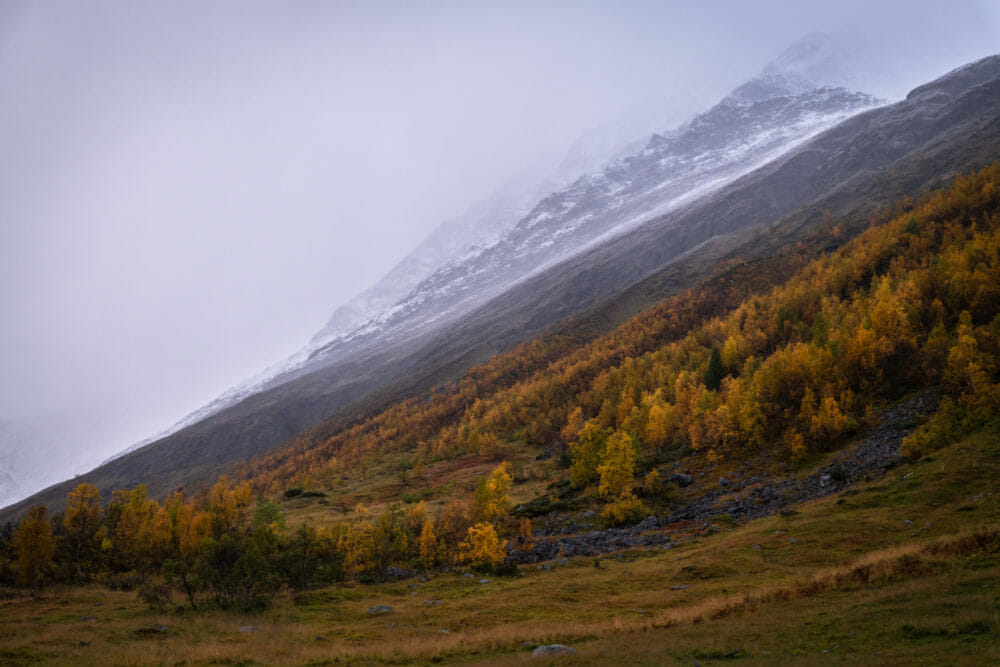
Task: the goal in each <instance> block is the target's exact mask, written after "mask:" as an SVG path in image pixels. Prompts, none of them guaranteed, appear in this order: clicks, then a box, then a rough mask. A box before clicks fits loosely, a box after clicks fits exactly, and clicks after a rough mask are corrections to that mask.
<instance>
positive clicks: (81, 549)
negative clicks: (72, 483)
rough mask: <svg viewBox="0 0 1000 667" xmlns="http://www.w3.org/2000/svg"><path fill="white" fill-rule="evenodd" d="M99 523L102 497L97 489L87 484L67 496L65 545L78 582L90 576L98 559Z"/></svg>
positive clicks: (81, 485) (64, 524)
mask: <svg viewBox="0 0 1000 667" xmlns="http://www.w3.org/2000/svg"><path fill="white" fill-rule="evenodd" d="M100 522H101V494H100V493H99V492H98V491H97V487H96V486H94V485H93V484H88V483H86V482H84V483H82V484H79V485H78V486H77V487H76V488H75V489H73V490H72V491H70V492H69V493H68V494H66V514H65V516H64V517H63V526H64V527H65V529H66V544H67V546H68V548H69V555H70V558H72V559H73V565H74V567H75V569H76V579H77V581H84V580H86V579H87V578H89V576H90V570H91V567H92V565H93V562H94V559H95V558H96V557H97V549H98V544H97V530H98V528H100Z"/></svg>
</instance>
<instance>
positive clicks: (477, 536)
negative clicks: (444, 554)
mask: <svg viewBox="0 0 1000 667" xmlns="http://www.w3.org/2000/svg"><path fill="white" fill-rule="evenodd" d="M506 544H507V543H506V542H501V541H500V538H499V536H497V531H496V529H495V528H493V525H492V524H489V523H477V524H476V525H474V526H470V527H469V533H468V535H467V537H466V539H465V541H464V542H462V543H461V544H459V545H458V549H459V556H460V558H461V560H462V562H463V563H468V564H469V565H470V566H471V567H473V568H474V569H479V570H488V569H491V568H495V567H496V566H497V565H500V563H502V562H503V560H504V558H505V553H504V547H505V546H506Z"/></svg>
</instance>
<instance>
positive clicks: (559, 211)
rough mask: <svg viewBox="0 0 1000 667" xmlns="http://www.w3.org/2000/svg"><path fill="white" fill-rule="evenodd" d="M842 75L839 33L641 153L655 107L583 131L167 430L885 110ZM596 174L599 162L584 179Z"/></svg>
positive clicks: (801, 50) (784, 60)
mask: <svg viewBox="0 0 1000 667" xmlns="http://www.w3.org/2000/svg"><path fill="white" fill-rule="evenodd" d="M842 70H843V66H842V65H841V63H840V57H839V55H838V54H837V53H836V52H835V49H834V48H833V45H832V43H831V40H830V38H828V37H825V36H822V35H811V36H809V37H807V38H805V39H803V40H801V41H800V42H797V43H795V44H793V45H792V46H791V47H790V48H789V49H787V50H786V51H785V52H784V53H782V54H781V55H780V56H779V57H778V59H776V60H775V61H774V62H772V63H770V64H768V65H767V66H766V67H765V68H764V70H763V71H762V73H761V74H760V75H759V76H758V77H756V78H754V79H752V80H750V81H748V82H747V83H745V84H743V85H742V86H740V87H739V88H737V89H736V90H734V91H733V92H732V93H731V94H730V95H729V96H727V97H726V98H724V99H723V100H722V101H721V102H720V103H719V104H717V105H716V106H715V107H713V108H712V109H710V110H709V111H707V112H705V113H702V114H700V115H698V116H696V117H695V118H694V119H693V120H691V121H689V122H688V123H686V124H684V125H682V126H681V127H679V128H677V129H675V130H673V131H671V132H668V133H665V134H662V135H661V134H654V135H653V136H652V138H650V139H648V140H647V141H646V143H645V146H644V147H643V146H635V147H634V148H635V152H634V153H632V154H627V155H621V156H619V157H617V159H613V160H610V161H609V162H608V163H607V164H603V165H602V164H600V163H603V162H604V160H603V158H604V157H605V156H612V157H613V156H614V155H615V152H616V148H617V147H618V146H619V145H620V144H622V143H624V144H625V145H626V146H628V139H629V138H630V137H631V136H633V134H634V131H633V130H632V129H631V128H632V127H636V128H638V127H642V126H644V124H648V123H649V122H650V121H649V120H648V114H647V119H645V120H643V119H641V118H640V119H636V120H626V121H623V122H622V123H618V124H610V125H608V126H605V127H602V128H599V129H598V130H595V131H594V132H592V133H590V134H589V135H588V136H586V137H583V138H581V141H580V142H578V144H577V145H575V146H574V147H573V149H571V151H570V154H569V155H568V156H567V158H566V159H565V160H564V161H563V163H562V164H561V165H560V166H559V168H558V169H557V170H556V171H555V172H554V173H553V174H552V175H551V177H550V178H548V179H543V178H540V177H539V178H536V179H534V180H532V179H531V178H527V179H526V180H525V181H524V182H522V183H520V184H517V183H515V184H511V186H510V187H506V188H504V189H502V190H501V191H500V192H498V193H497V194H496V195H495V196H494V197H492V198H491V199H490V200H488V201H486V202H484V203H483V205H481V206H479V207H476V208H474V209H472V210H470V211H469V212H467V213H466V214H465V215H463V216H461V217H460V218H458V219H456V220H453V221H450V222H448V223H445V224H444V225H442V226H441V227H440V228H438V229H437V230H436V231H435V232H434V233H433V234H432V235H431V237H430V238H428V239H427V241H426V242H424V243H423V244H421V246H420V247H418V248H417V249H416V250H415V251H414V252H413V253H412V254H411V255H410V256H408V257H407V258H406V259H404V260H403V261H402V262H401V263H400V264H399V265H398V266H397V267H396V268H394V269H393V270H392V271H391V272H390V273H389V274H388V275H387V276H386V277H385V278H384V279H383V280H381V281H379V283H378V284H376V285H375V286H373V287H372V288H371V289H369V290H366V291H365V292H363V293H362V294H360V295H358V296H357V297H356V298H355V299H352V300H351V301H350V302H348V303H347V304H345V305H344V306H342V307H340V308H338V309H337V310H336V311H335V312H334V314H333V316H332V317H331V319H330V321H329V322H328V324H327V325H326V326H325V327H324V328H323V329H322V330H321V331H320V332H318V333H317V334H316V336H314V338H313V340H312V341H311V342H310V344H309V345H308V346H307V347H306V348H304V349H303V350H300V351H299V352H298V353H296V354H295V355H293V356H292V357H290V358H289V359H287V360H285V361H283V362H280V363H278V364H276V365H275V366H273V367H272V368H269V369H267V370H265V371H264V372H263V373H261V374H260V375H258V376H257V377H256V378H253V379H252V380H250V381H249V382H246V383H244V384H242V385H240V386H237V387H235V388H233V389H232V390H230V391H229V392H226V393H225V394H224V395H222V396H220V397H219V398H218V399H216V400H215V401H213V402H212V403H210V404H209V405H207V406H205V407H204V408H202V409H200V410H198V411H196V412H195V413H193V414H191V415H189V416H188V417H186V418H185V419H184V420H182V421H181V422H180V423H179V424H178V425H176V426H175V427H173V428H172V429H170V431H168V432H167V434H169V433H171V432H173V431H176V430H178V429H179V428H181V427H183V426H187V425H190V424H194V423H197V422H198V421H200V420H202V419H204V418H206V417H208V416H209V415H211V414H214V413H216V412H218V411H220V410H222V409H223V408H226V407H228V406H231V405H234V404H235V403H237V402H239V401H240V400H243V399H244V398H246V397H247V396H250V395H252V394H254V393H257V392H259V391H261V390H262V389H264V388H266V387H273V386H277V385H279V384H281V383H283V382H287V381H289V380H291V379H294V378H296V377H301V376H302V375H303V374H305V373H308V372H311V371H314V370H316V369H318V368H321V367H323V366H325V365H328V364H331V363H334V362H337V361H338V360H341V359H348V358H350V357H352V356H353V355H357V354H362V353H364V351H365V350H370V349H374V348H376V347H379V346H384V345H386V344H387V343H392V342H405V341H406V340H412V339H413V338H414V336H415V335H416V334H419V333H421V332H424V331H428V330H432V329H434V328H436V327H441V326H444V325H446V324H447V323H448V322H451V321H454V320H456V319H457V318H460V317H461V316H462V315H464V314H465V313H467V312H469V311H470V310H471V309H472V308H474V307H476V306H478V305H481V304H482V303H485V302H486V301H488V300H489V299H490V298H492V297H493V296H496V295H497V294H500V293H501V292H503V291H504V290H506V289H507V288H508V287H510V286H511V285H513V284H515V283H516V282H518V281H520V280H523V279H524V278H525V277H526V276H528V275H530V274H531V273H533V272H535V271H538V270H540V269H542V268H544V267H545V266H547V265H550V264H553V263H555V262H558V261H560V260H561V259H564V258H566V257H571V256H573V255H574V254H577V253H579V252H581V251H583V250H585V249H586V248H587V247H589V246H591V245H593V244H595V243H600V242H601V241H602V240H606V239H607V238H610V237H612V236H614V235H615V234H620V233H623V232H624V231H626V230H627V229H629V228H631V227H634V226H635V225H637V224H639V223H641V222H643V221H645V220H647V219H648V218H650V217H652V216H654V215H656V214H659V213H662V212H665V211H668V210H672V209H675V208H677V207H679V206H682V205H683V204H684V203H685V202H689V201H692V200H694V199H697V198H698V197H699V196H702V195H704V194H705V193H707V192H710V191H711V190H713V189H715V188H717V187H719V186H721V185H722V184H724V183H726V182H729V181H731V180H733V179H734V178H736V177H737V176H739V175H740V174H743V173H746V172H748V171H750V170H752V169H754V168H756V167H758V166H760V165H761V164H764V163H765V162H767V161H769V160H771V159H773V158H774V157H776V156H778V155H780V154H781V153H783V152H785V151H787V150H788V149H789V148H791V147H792V146H794V145H796V144H798V143H801V142H802V141H804V140H805V139H807V138H808V137H810V136H812V135H814V134H816V133H817V132H819V131H821V130H823V129H826V128H828V127H830V126H832V125H834V124H835V123H836V122H838V121H840V120H843V119H844V118H847V117H849V116H851V115H854V114H855V113H858V112H859V111H861V110H864V109H867V108H871V107H873V106H875V105H876V103H877V102H876V100H875V99H873V98H872V97H870V96H868V95H865V94H862V93H856V92H850V91H848V90H846V89H844V88H841V87H836V86H834V85H830V84H833V83H837V82H840V81H842V80H844V79H845V76H844V75H843V73H842ZM622 150H623V149H621V148H617V151H618V152H621V151H622ZM598 167H602V168H598ZM587 169H592V170H593V171H591V172H590V173H587V174H586V175H584V176H582V177H580V178H579V179H576V176H577V175H579V174H580V173H583V172H584V170H587ZM572 179H576V180H574V182H572V184H570V185H568V186H566V187H562V189H559V190H557V191H555V192H552V191H551V190H549V191H548V192H551V194H548V196H546V197H544V198H543V199H541V201H539V198H540V197H541V195H543V194H547V192H543V191H542V188H543V186H544V185H545V184H546V183H550V184H552V185H553V186H562V185H564V184H565V182H568V181H569V180H572ZM536 202H537V203H536ZM531 204H535V205H534V207H533V208H530V210H528V209H529V207H530V206H531ZM522 213H527V214H526V215H524V216H523V217H520V214H522ZM518 217H520V220H518ZM515 221H516V225H515V224H514V223H515ZM448 259H450V261H446V260H448ZM144 444H147V443H145V442H144V443H139V445H136V446H133V447H132V448H131V449H136V448H138V447H139V446H142V445H144Z"/></svg>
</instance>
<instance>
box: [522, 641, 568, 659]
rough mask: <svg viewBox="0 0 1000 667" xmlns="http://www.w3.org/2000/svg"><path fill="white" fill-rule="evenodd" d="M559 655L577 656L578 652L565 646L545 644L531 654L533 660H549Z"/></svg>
mask: <svg viewBox="0 0 1000 667" xmlns="http://www.w3.org/2000/svg"><path fill="white" fill-rule="evenodd" d="M557 655H576V651H575V650H573V649H572V648H571V647H569V646H564V645H563V644H543V645H542V646H539V647H538V648H536V649H535V650H534V651H532V652H531V657H533V658H547V657H551V656H557Z"/></svg>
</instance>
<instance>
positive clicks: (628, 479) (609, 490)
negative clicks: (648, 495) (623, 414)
mask: <svg viewBox="0 0 1000 667" xmlns="http://www.w3.org/2000/svg"><path fill="white" fill-rule="evenodd" d="M635 459H636V451H635V440H634V439H633V438H632V436H631V435H629V434H628V433H624V432H622V431H615V432H614V433H613V434H612V435H611V437H610V438H608V443H607V446H606V447H605V449H604V455H603V456H602V457H601V463H600V465H598V466H597V474H598V475H600V478H601V483H600V485H599V486H598V488H597V492H598V493H600V494H601V497H602V498H606V499H611V498H615V497H617V496H619V495H621V494H623V493H625V492H626V491H629V490H630V489H631V486H632V482H633V479H634V477H635Z"/></svg>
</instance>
